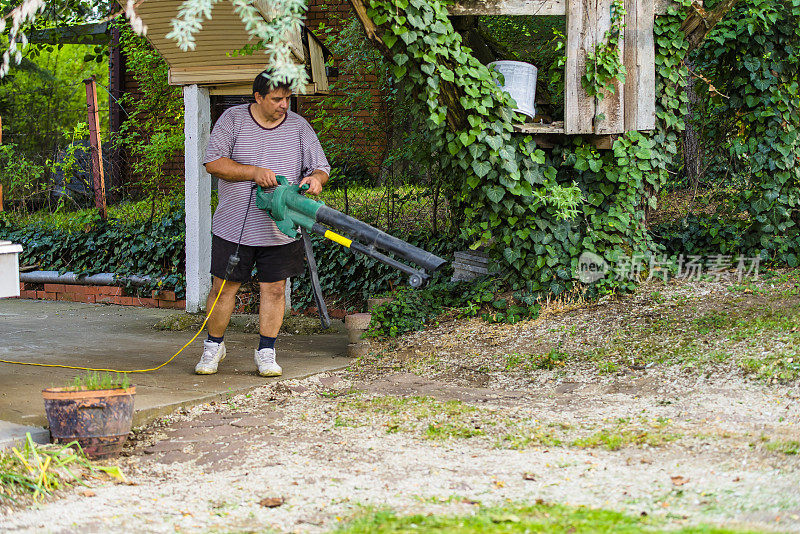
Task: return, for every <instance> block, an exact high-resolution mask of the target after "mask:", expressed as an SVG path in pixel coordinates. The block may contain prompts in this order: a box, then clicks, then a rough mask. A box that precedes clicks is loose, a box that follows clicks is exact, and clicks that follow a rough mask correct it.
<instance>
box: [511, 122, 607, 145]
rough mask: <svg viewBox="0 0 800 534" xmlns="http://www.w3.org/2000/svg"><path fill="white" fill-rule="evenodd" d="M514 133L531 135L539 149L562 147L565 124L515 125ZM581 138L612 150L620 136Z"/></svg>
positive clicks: (586, 136) (529, 123) (588, 136)
mask: <svg viewBox="0 0 800 534" xmlns="http://www.w3.org/2000/svg"><path fill="white" fill-rule="evenodd" d="M514 133H521V134H526V135H531V136H532V137H533V140H534V142H535V143H536V146H538V147H539V148H553V147H554V146H557V145H558V146H561V145H563V144H564V123H563V122H561V121H556V122H553V123H552V124H541V123H535V122H528V123H525V124H515V125H514ZM581 137H582V138H583V139H586V140H587V141H588V142H589V144H591V145H592V146H594V147H595V148H597V149H599V150H610V149H611V148H612V147H613V145H614V140H615V139H616V138H617V137H619V134H604V135H593V134H587V135H582V136H581Z"/></svg>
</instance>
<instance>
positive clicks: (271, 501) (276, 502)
mask: <svg viewBox="0 0 800 534" xmlns="http://www.w3.org/2000/svg"><path fill="white" fill-rule="evenodd" d="M258 504H260V505H261V506H263V507H264V508H276V507H278V506H280V505H282V504H283V497H267V498H265V499H261V500H260V501H258Z"/></svg>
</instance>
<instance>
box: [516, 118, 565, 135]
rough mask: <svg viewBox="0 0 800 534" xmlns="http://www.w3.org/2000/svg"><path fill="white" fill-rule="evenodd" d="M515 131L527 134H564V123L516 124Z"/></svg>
mask: <svg viewBox="0 0 800 534" xmlns="http://www.w3.org/2000/svg"><path fill="white" fill-rule="evenodd" d="M514 131H515V132H517V133H526V134H563V133H564V123H563V122H561V121H556V122H554V123H552V124H542V123H538V122H526V123H525V124H515V125H514Z"/></svg>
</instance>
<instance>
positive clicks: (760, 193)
mask: <svg viewBox="0 0 800 534" xmlns="http://www.w3.org/2000/svg"><path fill="white" fill-rule="evenodd" d="M692 59H693V60H694V61H695V62H696V63H697V65H698V68H699V69H700V70H702V72H703V73H704V74H705V77H706V78H710V79H712V80H713V81H714V89H715V90H714V91H711V90H706V92H705V93H704V94H703V96H705V100H708V101H709V102H710V106H709V113H710V114H711V115H712V116H719V117H725V118H728V119H729V120H728V122H727V128H725V129H724V130H717V131H712V132H711V134H712V135H713V136H714V138H713V144H714V145H715V146H717V147H722V148H721V150H725V151H726V152H727V154H725V156H726V157H727V158H728V159H729V160H730V161H731V163H732V165H731V168H733V169H735V170H736V172H735V175H734V176H733V177H731V178H733V180H734V183H736V185H737V190H738V191H737V194H736V195H735V202H734V204H733V205H732V206H731V207H730V209H729V211H730V212H731V213H730V215H731V217H730V221H731V222H730V224H731V225H732V226H733V227H734V228H736V227H737V226H738V227H739V229H740V232H741V233H742V240H741V252H743V253H745V254H748V255H757V254H760V255H761V257H762V258H763V259H765V260H772V261H781V262H787V263H788V264H789V265H791V266H793V267H794V266H796V265H797V264H798V262H800V260H799V259H798V256H800V233H798V231H797V230H798V224H799V223H800V134H799V133H798V132H800V113H798V109H800V74H799V73H800V0H786V1H779V0H747V1H745V2H740V3H739V4H738V5H737V6H736V7H735V8H734V11H733V13H731V14H730V15H729V16H728V17H727V18H726V19H724V20H723V21H722V22H721V23H720V24H718V25H717V26H716V27H715V28H714V30H713V31H712V32H711V33H710V34H709V36H708V37H707V39H706V43H705V46H703V47H702V48H701V49H699V50H698V51H697V53H696V54H695V55H694V56H693V58H692ZM729 180H730V178H729ZM742 213H747V214H748V215H749V217H747V218H745V220H746V223H745V224H743V223H742V219H743V218H742V217H740V216H737V215H738V214H742Z"/></svg>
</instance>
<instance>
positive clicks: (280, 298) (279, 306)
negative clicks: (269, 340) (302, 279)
mask: <svg viewBox="0 0 800 534" xmlns="http://www.w3.org/2000/svg"><path fill="white" fill-rule="evenodd" d="M258 286H259V290H260V293H261V297H260V302H259V307H258V323H259V327H260V328H259V329H260V331H261V335H262V336H267V337H278V331H279V330H280V329H281V325H282V324H283V313H284V311H285V309H286V280H279V281H277V282H260V283H259V284H258Z"/></svg>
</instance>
